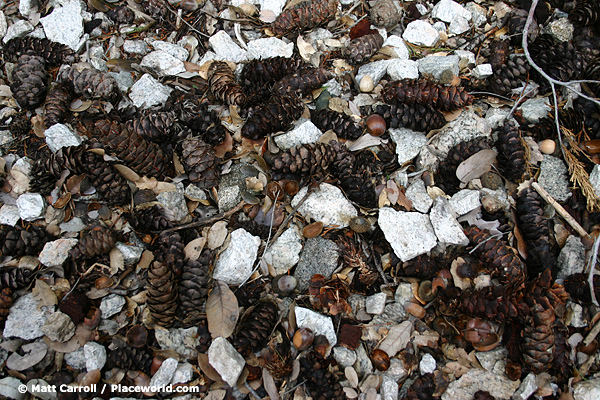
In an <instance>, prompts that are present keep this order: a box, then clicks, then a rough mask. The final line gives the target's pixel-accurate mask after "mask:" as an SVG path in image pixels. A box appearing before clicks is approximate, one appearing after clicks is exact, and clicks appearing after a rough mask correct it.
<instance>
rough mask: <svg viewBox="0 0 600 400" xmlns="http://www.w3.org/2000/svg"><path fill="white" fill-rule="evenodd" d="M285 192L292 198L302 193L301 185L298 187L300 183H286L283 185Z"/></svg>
mask: <svg viewBox="0 0 600 400" xmlns="http://www.w3.org/2000/svg"><path fill="white" fill-rule="evenodd" d="M283 190H285V192H286V193H287V194H289V195H290V196H294V195H295V194H296V193H298V192H299V191H300V185H298V182H296V181H286V182H285V183H284V184H283Z"/></svg>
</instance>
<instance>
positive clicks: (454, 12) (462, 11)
mask: <svg viewBox="0 0 600 400" xmlns="http://www.w3.org/2000/svg"><path fill="white" fill-rule="evenodd" d="M459 16H460V17H463V18H464V19H466V20H471V18H472V16H471V13H470V12H469V11H468V10H467V9H466V8H464V7H463V6H462V5H460V4H458V3H457V2H455V1H452V0H441V1H439V2H438V3H437V4H436V5H435V6H434V7H433V9H432V10H431V17H432V18H437V19H439V20H442V21H444V22H452V21H453V20H454V19H455V18H456V17H459Z"/></svg>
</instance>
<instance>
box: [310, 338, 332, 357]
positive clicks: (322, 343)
mask: <svg viewBox="0 0 600 400" xmlns="http://www.w3.org/2000/svg"><path fill="white" fill-rule="evenodd" d="M329 347H330V345H329V341H328V340H327V338H326V337H325V336H324V335H317V336H315V340H314V341H313V348H314V349H315V350H316V351H317V352H318V353H319V354H321V355H322V356H323V357H325V355H326V354H327V351H328V350H329Z"/></svg>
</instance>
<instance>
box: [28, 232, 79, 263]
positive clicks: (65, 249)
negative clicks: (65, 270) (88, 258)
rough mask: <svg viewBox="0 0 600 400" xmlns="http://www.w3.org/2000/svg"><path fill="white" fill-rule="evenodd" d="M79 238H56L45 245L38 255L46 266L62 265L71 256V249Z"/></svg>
mask: <svg viewBox="0 0 600 400" xmlns="http://www.w3.org/2000/svg"><path fill="white" fill-rule="evenodd" d="M77 242H78V240H77V239H56V240H54V241H52V242H48V243H46V244H45V245H44V248H43V249H42V251H41V252H40V255H39V256H38V258H39V260H40V263H42V264H43V265H45V266H46V267H60V266H61V265H62V264H63V263H64V262H65V261H66V260H67V258H68V257H69V251H70V250H71V249H72V248H73V247H75V245H76V244H77Z"/></svg>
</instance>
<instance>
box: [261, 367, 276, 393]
mask: <svg viewBox="0 0 600 400" xmlns="http://www.w3.org/2000/svg"><path fill="white" fill-rule="evenodd" d="M262 376H263V384H264V385H265V392H267V394H268V395H269V398H270V399H271V400H279V390H277V385H276V384H275V379H273V375H271V373H270V372H269V370H268V369H266V368H263V370H262Z"/></svg>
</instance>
